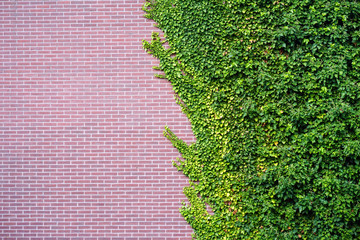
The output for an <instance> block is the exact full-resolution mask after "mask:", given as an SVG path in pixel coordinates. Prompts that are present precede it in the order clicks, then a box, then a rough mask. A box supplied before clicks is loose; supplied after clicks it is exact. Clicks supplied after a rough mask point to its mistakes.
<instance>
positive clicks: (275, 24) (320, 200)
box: [143, 0, 360, 239]
mask: <svg viewBox="0 0 360 240" xmlns="http://www.w3.org/2000/svg"><path fill="white" fill-rule="evenodd" d="M144 10H145V12H146V17H148V18H150V19H153V20H155V22H156V23H157V27H159V28H160V29H161V30H162V31H163V32H164V39H161V38H160V36H159V34H158V33H153V34H152V41H151V42H147V41H144V42H143V46H144V48H145V49H146V50H147V51H148V52H149V53H151V54H152V55H153V56H154V57H156V58H158V59H159V60H160V65H159V66H158V67H155V68H156V69H159V70H161V71H162V72H163V73H164V75H163V74H159V75H158V76H159V77H163V78H167V79H168V80H169V81H170V82H171V84H172V86H173V89H174V91H175V92H176V96H177V102H178V103H179V104H180V106H181V108H182V110H183V112H184V113H185V114H186V116H187V117H188V118H189V120H190V122H191V125H192V130H193V133H194V135H195V137H196V142H195V143H193V144H191V145H187V144H186V143H185V142H183V141H182V140H181V139H179V138H178V137H176V136H175V135H174V134H173V133H172V132H171V130H170V129H169V128H166V130H165V136H166V137H167V138H168V139H169V140H170V141H171V142H172V143H173V145H174V146H175V147H176V148H177V149H178V150H179V152H180V153H181V154H182V157H183V159H184V160H179V159H178V161H175V162H174V165H175V166H176V167H177V168H178V170H180V171H182V172H183V173H184V174H185V175H186V176H188V177H189V179H190V180H191V182H190V186H187V187H185V188H184V193H185V195H186V196H187V198H188V199H189V204H185V203H184V205H183V206H182V208H181V209H180V211H181V214H182V215H183V216H184V218H185V219H186V221H187V222H188V223H189V224H190V225H191V226H192V228H193V229H194V238H196V239H360V187H359V181H360V120H359V115H360V101H359V100H360V48H359V44H360V18H359V16H360V4H359V3H358V2H356V1H345V0H342V1H335V0H317V1H311V0H279V1H275V0H271V1H269V0H252V1H248V0H147V2H146V3H145V5H144ZM165 43H168V46H169V47H165ZM208 208H211V210H212V212H211V213H210V211H209V209H208Z"/></svg>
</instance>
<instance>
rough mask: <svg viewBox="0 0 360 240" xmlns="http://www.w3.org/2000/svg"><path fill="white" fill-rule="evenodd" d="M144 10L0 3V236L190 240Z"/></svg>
mask: <svg viewBox="0 0 360 240" xmlns="http://www.w3.org/2000/svg"><path fill="white" fill-rule="evenodd" d="M144 1H145V0H31V1H30V0H1V1H0V51H1V54H0V81H1V84H0V135H1V137H0V239H182V240H183V239H190V236H191V232H192V230H191V228H190V227H189V226H188V224H187V223H186V222H185V221H184V220H183V218H182V216H181V215H180V214H179V212H178V209H179V207H181V200H185V196H184V195H183V194H182V188H183V187H184V186H186V185H187V179H186V177H185V176H183V174H182V173H180V172H177V171H176V169H175V168H174V167H173V166H172V165H171V160H173V159H175V158H176V157H177V156H179V154H178V152H177V151H176V150H175V149H174V148H173V147H172V145H171V143H170V142H169V141H167V140H166V139H165V138H164V137H163V135H162V132H163V129H164V126H165V125H169V126H170V127H171V129H173V131H174V132H175V133H176V134H178V135H179V136H180V137H182V138H184V139H186V140H187V141H188V142H191V141H193V137H192V133H191V128H190V125H189V123H188V121H187V119H186V117H185V116H184V115H183V114H182V113H181V111H180V108H179V106H178V105H177V104H176V103H175V100H174V98H173V91H172V90H171V86H170V84H169V83H168V82H167V81H166V80H163V79H156V78H154V77H153V74H154V72H155V70H152V68H151V67H152V66H153V65H156V63H157V61H156V60H155V59H153V58H152V56H150V55H148V54H146V53H145V52H144V50H143V49H142V45H141V40H142V39H144V38H145V39H148V40H149V38H150V35H151V32H152V31H156V30H157V29H156V28H154V27H153V23H152V22H151V21H150V20H147V19H145V18H144V17H143V14H144V13H143V12H142V10H141V6H142V4H143V3H144Z"/></svg>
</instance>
